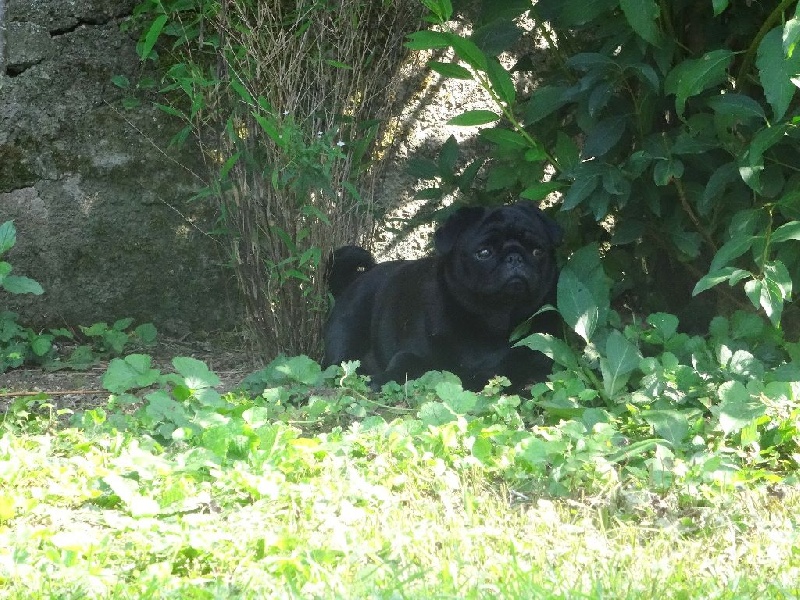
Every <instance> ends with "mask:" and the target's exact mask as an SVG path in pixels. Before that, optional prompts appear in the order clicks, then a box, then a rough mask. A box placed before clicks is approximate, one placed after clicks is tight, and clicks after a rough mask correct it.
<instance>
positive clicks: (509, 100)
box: [486, 58, 517, 106]
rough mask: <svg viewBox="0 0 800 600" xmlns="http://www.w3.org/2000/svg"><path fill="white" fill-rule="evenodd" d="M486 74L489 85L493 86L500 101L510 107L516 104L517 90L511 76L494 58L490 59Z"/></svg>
mask: <svg viewBox="0 0 800 600" xmlns="http://www.w3.org/2000/svg"><path fill="white" fill-rule="evenodd" d="M486 74H487V75H488V76H489V83H491V84H492V90H493V91H494V93H495V94H497V96H498V97H499V98H500V100H501V101H503V102H505V103H506V104H507V105H509V106H511V105H512V104H514V101H515V100H516V98H517V89H516V87H514V81H513V80H512V79H511V75H509V74H508V71H506V70H505V69H504V68H503V66H502V65H501V64H500V62H499V61H497V60H496V59H494V58H492V59H489V60H488V62H487V64H486Z"/></svg>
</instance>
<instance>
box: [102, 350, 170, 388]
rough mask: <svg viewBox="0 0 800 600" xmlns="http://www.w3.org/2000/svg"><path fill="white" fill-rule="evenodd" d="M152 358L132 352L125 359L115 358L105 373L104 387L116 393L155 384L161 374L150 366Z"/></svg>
mask: <svg viewBox="0 0 800 600" xmlns="http://www.w3.org/2000/svg"><path fill="white" fill-rule="evenodd" d="M150 362H151V358H150V357H149V356H147V355H146V354H131V355H130V356H126V357H125V358H124V359H121V358H115V359H113V360H112V361H111V362H110V363H109V365H108V368H107V369H106V372H105V374H104V375H103V387H104V388H105V389H107V390H108V391H109V392H112V393H114V394H122V393H124V392H127V391H128V390H131V389H134V388H143V387H148V386H151V385H153V384H154V383H155V382H156V381H158V378H159V376H160V375H161V373H160V371H158V370H157V369H151V368H150Z"/></svg>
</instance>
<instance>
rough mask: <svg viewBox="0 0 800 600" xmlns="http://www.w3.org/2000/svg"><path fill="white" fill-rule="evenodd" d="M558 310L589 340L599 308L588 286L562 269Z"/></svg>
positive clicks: (574, 328) (596, 322)
mask: <svg viewBox="0 0 800 600" xmlns="http://www.w3.org/2000/svg"><path fill="white" fill-rule="evenodd" d="M558 310H559V312H560V313H561V316H562V317H564V320H565V321H566V322H567V324H568V325H569V326H570V327H571V328H572V329H573V331H575V333H577V334H578V335H579V336H581V337H582V338H583V339H584V340H585V341H586V342H587V343H588V342H589V341H591V339H592V335H594V332H595V330H596V329H597V325H598V321H599V320H600V308H599V306H598V304H597V302H596V301H595V299H594V297H593V296H592V293H591V291H590V290H589V288H588V287H587V286H585V285H584V284H583V283H582V282H581V280H580V279H578V276H577V275H576V274H575V273H573V272H571V271H563V272H562V273H561V275H560V277H559V285H558Z"/></svg>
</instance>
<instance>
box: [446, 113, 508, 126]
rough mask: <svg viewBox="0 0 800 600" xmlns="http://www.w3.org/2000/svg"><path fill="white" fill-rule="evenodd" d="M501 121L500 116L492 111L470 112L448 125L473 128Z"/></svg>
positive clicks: (451, 120) (452, 120)
mask: <svg viewBox="0 0 800 600" xmlns="http://www.w3.org/2000/svg"><path fill="white" fill-rule="evenodd" d="M499 120H500V115H498V114H496V113H493V112H492V111H490V110H468V111H466V112H463V113H461V114H460V115H458V116H457V117H453V118H452V119H450V120H449V121H448V122H447V123H448V124H449V125H460V126H463V127H471V126H474V125H486V124H487V123H493V122H495V121H499Z"/></svg>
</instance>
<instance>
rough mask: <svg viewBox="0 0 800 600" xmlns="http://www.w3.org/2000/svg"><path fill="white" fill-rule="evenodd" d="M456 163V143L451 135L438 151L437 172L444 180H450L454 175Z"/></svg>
mask: <svg viewBox="0 0 800 600" xmlns="http://www.w3.org/2000/svg"><path fill="white" fill-rule="evenodd" d="M456 161H458V141H457V140H456V138H455V136H453V135H451V136H450V137H449V138H447V140H445V142H444V144H442V149H441V150H440V151H439V160H438V166H437V171H438V173H439V175H441V176H442V177H443V178H444V179H447V180H450V179H452V178H453V176H454V175H455V170H456Z"/></svg>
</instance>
